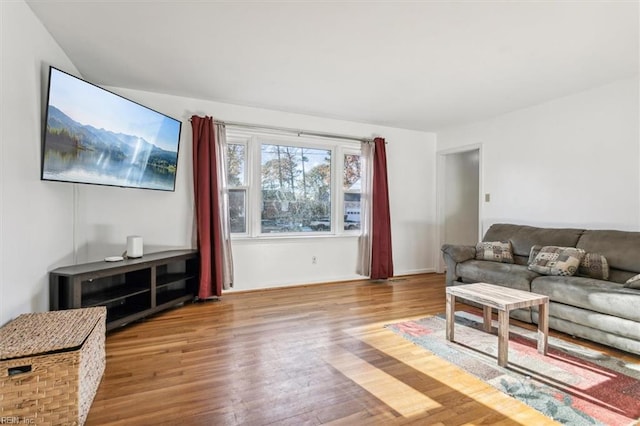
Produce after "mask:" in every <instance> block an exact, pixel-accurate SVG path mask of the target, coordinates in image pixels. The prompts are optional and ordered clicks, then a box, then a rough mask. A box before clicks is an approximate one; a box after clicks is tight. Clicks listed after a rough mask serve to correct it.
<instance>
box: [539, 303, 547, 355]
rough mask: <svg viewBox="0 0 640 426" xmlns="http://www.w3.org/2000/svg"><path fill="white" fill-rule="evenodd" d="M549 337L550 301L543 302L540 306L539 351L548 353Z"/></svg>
mask: <svg viewBox="0 0 640 426" xmlns="http://www.w3.org/2000/svg"><path fill="white" fill-rule="evenodd" d="M548 338H549V303H548V302H545V303H541V304H540V306H539V308H538V352H540V353H541V354H543V355H546V354H547V345H548V342H547V341H548Z"/></svg>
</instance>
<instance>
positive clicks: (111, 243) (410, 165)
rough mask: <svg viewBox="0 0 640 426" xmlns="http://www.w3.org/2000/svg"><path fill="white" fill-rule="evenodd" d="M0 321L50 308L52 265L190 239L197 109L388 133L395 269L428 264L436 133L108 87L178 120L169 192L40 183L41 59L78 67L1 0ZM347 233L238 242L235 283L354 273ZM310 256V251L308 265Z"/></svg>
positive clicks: (241, 286)
mask: <svg viewBox="0 0 640 426" xmlns="http://www.w3.org/2000/svg"><path fill="white" fill-rule="evenodd" d="M0 5H1V7H2V9H1V12H2V13H1V19H2V33H1V35H2V80H1V81H2V97H1V100H0V106H1V108H2V111H1V120H2V121H1V127H2V128H1V131H2V133H1V135H2V140H1V144H0V149H1V151H0V153H1V157H0V176H1V178H2V180H1V182H0V260H1V262H2V263H1V264H0V325H1V324H4V323H5V322H7V321H8V320H10V319H11V318H14V317H16V316H17V315H19V314H21V313H24V312H37V311H44V310H47V308H48V303H49V302H48V301H49V294H48V272H49V271H50V270H52V269H54V268H56V267H59V266H63V265H69V264H73V263H74V262H86V261H99V260H101V259H102V258H104V257H105V256H107V255H115V254H120V253H122V252H123V251H124V249H125V242H126V236H127V235H131V234H139V235H142V236H143V238H144V250H145V251H146V252H151V251H157V250H163V249H168V248H178V247H193V246H194V233H193V195H192V174H191V165H190V164H191V138H192V135H191V126H190V123H189V121H188V119H189V117H191V115H193V114H198V115H213V116H215V117H216V118H220V119H224V120H231V121H242V122H249V123H261V124H268V125H274V126H284V127H295V128H301V129H309V130H319V131H323V132H333V133H341V134H352V135H356V136H372V135H380V136H383V137H385V138H386V139H387V141H388V142H389V144H388V145H387V155H388V167H389V186H390V199H391V217H392V233H393V244H394V259H395V267H396V274H398V275H401V274H410V273H415V272H425V271H432V270H433V269H434V265H433V261H432V259H434V256H435V253H434V247H435V246H436V243H435V239H434V235H435V233H434V229H435V202H434V199H435V194H434V187H435V134H433V133H423V132H414V131H407V130H401V129H394V128H387V127H381V126H373V125H368V124H361V123H352V122H344V121H339V120H330V119H323V118H317V117H310V116H304V115H296V114H287V113H283V112H278V111H269V110H264V109H257V108H247V107H242V106H237V105H229V104H222V103H216V102H209V101H203V100H198V99H190V98H181V97H174V96H166V95H161V94H155V93H148V92H139V91H131V90H124V89H118V88H111V90H113V91H114V92H117V93H120V94H122V95H124V96H127V97H129V98H131V99H133V100H135V101H138V102H140V103H143V104H145V105H148V106H149V107H151V108H154V109H157V110H159V111H162V112H164V113H166V114H168V115H171V116H174V117H176V118H179V119H181V120H182V121H183V131H182V138H181V144H180V158H179V164H178V176H177V182H176V190H175V192H173V193H168V192H159V191H146V190H134V189H122V188H111V187H99V186H90V185H73V184H68V183H60V182H44V181H41V180H40V156H41V150H40V145H41V134H42V120H43V118H42V117H43V104H44V102H45V97H46V93H45V92H46V85H47V77H48V75H47V72H48V66H49V65H53V66H55V67H57V68H60V69H62V70H64V71H67V72H70V73H72V74H76V75H78V76H79V74H78V71H77V69H76V68H75V67H74V66H73V64H72V63H71V61H70V60H69V58H68V57H67V56H66V55H65V54H64V52H63V51H62V50H61V49H60V47H59V46H58V45H57V44H56V43H55V41H54V40H53V39H52V38H51V36H50V35H49V34H48V33H47V32H46V30H45V29H44V28H43V27H42V25H41V24H40V22H39V21H38V19H37V18H36V17H35V16H34V15H33V13H32V12H31V10H30V9H29V7H28V6H27V5H26V4H25V3H23V2H22V1H16V2H0ZM355 247H356V239H355V238H354V237H343V238H323V239H320V238H318V239H304V238H299V239H293V238H290V239H285V240H264V241H258V242H248V241H239V242H235V243H234V255H235V267H236V289H237V290H247V289H255V288H265V287H272V286H282V285H289V284H301V283H313V282H322V281H328V280H341V279H348V278H354V277H356V275H355V272H354V271H355V252H356V250H355ZM311 256H317V257H318V263H317V264H316V265H312V264H311Z"/></svg>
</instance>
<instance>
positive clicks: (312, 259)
mask: <svg viewBox="0 0 640 426" xmlns="http://www.w3.org/2000/svg"><path fill="white" fill-rule="evenodd" d="M311 263H312V264H313V265H315V264H316V263H318V258H317V257H316V256H311Z"/></svg>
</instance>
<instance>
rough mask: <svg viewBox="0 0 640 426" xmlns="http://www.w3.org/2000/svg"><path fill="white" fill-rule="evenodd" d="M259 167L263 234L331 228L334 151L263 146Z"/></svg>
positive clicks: (264, 144)
mask: <svg viewBox="0 0 640 426" xmlns="http://www.w3.org/2000/svg"><path fill="white" fill-rule="evenodd" d="M260 166H261V175H260V177H261V191H262V210H261V216H260V217H261V220H262V222H261V232H262V233H263V234H265V233H271V232H312V231H325V230H329V229H331V219H330V218H331V150H327V149H317V148H305V147H301V146H287V145H275V144H266V143H263V144H261V147H260ZM325 224H326V225H325Z"/></svg>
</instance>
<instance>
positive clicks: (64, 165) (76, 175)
mask: <svg viewBox="0 0 640 426" xmlns="http://www.w3.org/2000/svg"><path fill="white" fill-rule="evenodd" d="M45 124H46V125H45V131H44V139H43V147H42V175H41V179H42V180H52V181H62V182H74V183H89V184H97V185H110V186H120V187H130V188H145V189H157V190H163V191H173V190H174V189H175V180H176V169H177V166H178V146H179V143H180V131H181V128H182V122H180V121H179V120H176V119H174V118H171V117H169V116H166V115H164V114H161V113H159V112H157V111H154V110H152V109H150V108H147V107H145V106H142V105H140V104H138V103H136V102H133V101H131V100H129V99H126V98H123V97H122V96H119V95H116V94H115V93H112V92H110V91H108V90H105V89H102V88H100V87H98V86H96V85H93V84H91V83H89V82H87V81H84V80H82V79H79V78H77V77H74V76H72V75H70V74H67V73H65V72H63V71H60V70H58V69H56V68H54V67H50V69H49V90H48V101H47V113H46V120H45Z"/></svg>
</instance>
